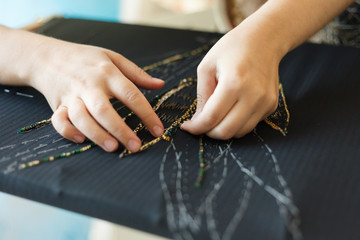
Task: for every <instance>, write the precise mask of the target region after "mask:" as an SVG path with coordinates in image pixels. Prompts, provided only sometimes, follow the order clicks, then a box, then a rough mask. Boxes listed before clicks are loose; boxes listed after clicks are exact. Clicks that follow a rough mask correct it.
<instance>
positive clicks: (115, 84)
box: [109, 73, 164, 137]
mask: <svg viewBox="0 0 360 240" xmlns="http://www.w3.org/2000/svg"><path fill="white" fill-rule="evenodd" d="M119 78H120V79H113V80H112V81H110V82H109V87H110V91H111V92H112V93H113V95H114V97H116V98H117V99H118V100H120V101H121V102H122V103H123V104H124V105H125V106H127V107H128V108H129V109H130V110H131V111H133V112H134V113H135V115H136V116H138V117H139V118H140V119H141V121H142V122H143V123H144V125H145V126H146V127H147V129H148V130H149V131H150V133H151V134H152V135H153V136H155V137H160V136H161V135H162V133H163V131H164V127H163V124H162V122H161V121H160V119H159V117H158V116H157V115H156V113H155V112H154V110H153V109H152V107H151V105H150V103H149V102H148V101H147V99H146V98H145V96H144V95H143V94H142V93H141V92H140V90H139V89H138V88H137V87H136V86H135V85H134V84H133V83H132V82H131V81H130V80H129V79H127V78H126V77H125V76H124V75H122V74H121V73H120V76H119Z"/></svg>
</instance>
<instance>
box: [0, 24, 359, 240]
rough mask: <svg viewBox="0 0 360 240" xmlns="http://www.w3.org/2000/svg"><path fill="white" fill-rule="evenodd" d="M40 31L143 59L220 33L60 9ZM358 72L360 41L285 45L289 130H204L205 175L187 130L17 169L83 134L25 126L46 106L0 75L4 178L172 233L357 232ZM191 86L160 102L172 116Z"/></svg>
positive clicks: (36, 193) (35, 195)
mask: <svg viewBox="0 0 360 240" xmlns="http://www.w3.org/2000/svg"><path fill="white" fill-rule="evenodd" d="M40 33H42V34H45V35H49V36H53V37H56V38H60V39H65V40H68V41H73V42H78V43H86V44H92V45H97V46H102V47H106V48H109V49H112V50H114V51H117V52H120V53H122V54H123V55H124V56H125V57H128V58H129V59H130V60H132V61H134V62H135V63H137V64H139V65H140V66H142V67H144V66H149V65H151V64H152V63H155V62H158V61H161V60H162V59H166V58H168V57H171V56H176V55H179V54H180V55H181V54H183V53H186V52H189V51H191V50H193V49H197V48H199V47H201V46H204V45H206V44H212V43H213V42H214V41H216V40H217V39H218V38H220V37H221V35H219V34H213V33H203V32H194V31H184V30H174V29H164V28H153V27H144V26H135V25H125V24H115V23H105V22H91V21H84V20H76V19H55V20H53V21H51V22H49V23H48V24H47V25H45V26H44V27H43V28H42V29H41V30H40ZM205 53H206V51H205V52H202V53H200V54H196V55H194V56H191V57H186V58H184V59H180V60H177V61H174V62H172V63H168V64H167V65H166V64H165V65H163V66H160V67H158V68H152V69H151V70H149V73H151V74H152V75H154V76H155V77H159V78H162V79H164V80H165V81H166V85H165V87H164V89H162V90H158V91H155V92H149V91H144V94H145V95H146V96H147V97H148V99H149V100H150V99H153V98H154V97H155V96H156V95H157V94H163V93H164V92H167V91H169V90H171V89H173V88H174V87H176V86H177V85H178V84H179V82H180V81H181V80H183V79H184V78H189V77H193V76H196V67H197V64H198V63H199V62H200V61H201V58H202V56H203V54H205ZM359 76H360V50H359V49H354V48H346V47H333V46H326V45H313V44H304V45H302V46H300V47H299V48H297V49H295V50H294V51H293V52H291V53H289V54H288V55H287V56H286V57H285V59H284V60H283V61H282V63H281V65H280V80H281V83H282V85H283V87H284V95H285V97H286V102H287V106H288V109H289V112H290V123H289V126H288V129H287V130H288V134H287V135H286V136H283V134H281V133H280V132H279V131H276V130H274V129H273V128H271V127H270V126H269V125H268V124H266V123H264V122H262V123H260V124H259V125H258V126H257V128H256V130H255V131H253V132H251V133H250V134H248V135H247V136H245V137H244V138H241V139H233V140H229V141H215V140H212V139H209V138H206V137H204V138H203V157H204V160H205V163H206V169H205V170H206V171H205V174H204V179H203V181H202V184H201V187H196V184H195V183H196V180H197V177H198V175H199V156H198V155H199V147H200V145H199V137H198V136H192V135H190V134H188V133H186V132H183V131H181V130H177V131H176V133H175V134H174V135H173V136H172V137H171V139H169V141H166V140H161V141H159V142H157V143H156V144H154V145H152V146H151V147H149V148H148V149H146V150H144V151H142V152H140V153H137V154H130V155H126V156H123V157H121V153H122V152H123V151H122V149H119V150H118V151H117V152H115V153H105V152H104V151H103V150H101V149H100V148H99V147H93V148H92V149H90V150H88V151H86V152H82V153H81V154H75V155H74V156H71V157H69V158H62V159H58V160H56V161H53V162H49V163H45V164H41V165H39V166H35V167H31V168H28V169H19V167H20V166H21V164H24V163H27V162H29V161H31V160H34V159H38V158H44V157H46V156H50V155H55V154H59V153H62V152H67V151H71V150H73V149H76V148H79V147H81V146H83V145H86V144H88V143H85V144H83V145H77V144H74V143H72V142H70V141H68V140H65V139H63V138H61V136H60V135H58V134H57V133H56V131H55V130H54V129H53V128H52V126H51V125H46V126H44V127H42V128H39V129H35V130H33V131H31V132H28V133H25V134H18V133H17V130H18V129H20V128H22V127H24V126H26V125H29V124H32V123H34V122H37V121H40V120H43V119H48V118H49V117H50V116H51V114H52V112H51V109H50V108H49V106H48V105H47V103H46V101H45V99H44V98H43V97H42V96H41V95H40V94H39V93H37V92H36V91H35V90H33V89H29V88H9V87H6V86H0V88H1V92H0V99H1V100H0V101H1V103H2V104H1V106H0V113H1V122H2V123H1V125H0V131H1V133H2V134H1V141H0V190H1V191H4V192H8V193H11V194H14V195H18V196H21V197H24V198H28V199H32V200H35V201H39V202H43V203H46V204H50V205H53V206H57V207H61V208H65V209H69V210H72V211H75V212H79V213H83V214H86V215H89V216H93V217H97V218H101V219H105V220H109V221H112V222H115V223H119V224H122V225H126V226H130V227H133V228H137V229H141V230H144V231H148V232H152V233H155V234H159V235H163V236H166V237H170V238H174V239H302V238H304V239H359V238H360V230H359V228H358V226H359V225H360V216H359V215H360V206H359V202H360V185H359V182H360V174H359V170H360V161H359V159H360V148H359V144H360V128H359V126H358V123H359V120H360V111H359V110H358V108H359V106H360V95H359V94H358V92H359V90H360V81H359ZM4 89H10V93H8V92H4V91H3V90H4ZM190 90H191V89H190ZM190 90H187V91H185V92H182V93H181V94H180V95H178V96H177V97H178V99H174V100H171V99H170V100H171V101H169V102H167V103H166V104H167V105H166V106H165V107H163V108H162V109H160V110H161V111H163V119H162V120H163V121H165V122H166V121H168V125H169V124H170V123H171V122H172V121H173V120H174V119H176V117H177V115H176V116H175V115H174V114H173V115H171V109H172V108H175V109H177V110H179V109H180V110H181V111H182V112H184V111H185V110H186V107H188V106H189V105H190V103H191V102H192V101H193V100H194V99H193V98H191V96H193V95H191V93H192V94H193V93H194V89H192V90H191V91H190ZM17 93H21V94H20V95H19V94H17ZM24 94H26V95H31V96H32V97H29V96H26V95H24ZM174 102H176V103H177V104H175V103H174ZM113 104H114V107H115V108H118V109H119V112H120V114H124V115H126V114H128V112H127V111H126V109H125V108H124V109H123V108H122V106H121V103H117V102H116V101H115V102H113ZM122 111H124V112H122ZM122 116H123V115H122ZM130 124H133V127H136V126H137V124H138V123H137V122H136V120H133V122H132V123H130Z"/></svg>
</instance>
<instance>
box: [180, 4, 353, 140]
mask: <svg viewBox="0 0 360 240" xmlns="http://www.w3.org/2000/svg"><path fill="white" fill-rule="evenodd" d="M351 2H353V1H352V0H269V1H267V2H266V3H265V4H264V5H263V6H262V7H261V8H260V9H259V10H257V11H256V12H255V13H254V14H252V15H250V16H249V17H248V18H247V19H245V20H244V21H243V22H242V23H240V24H239V25H238V26H237V27H236V28H234V29H233V30H232V31H230V32H229V33H227V34H226V35H225V36H224V37H222V38H221V39H220V40H219V41H218V42H217V43H216V44H215V45H214V47H213V48H212V49H211V50H210V51H209V52H208V54H207V55H206V56H205V58H204V59H203V60H202V62H201V63H200V65H199V67H198V86H197V93H198V107H197V111H196V113H195V115H194V117H193V118H192V119H191V120H190V121H187V122H185V123H184V124H183V125H182V129H184V130H186V131H188V132H190V133H193V134H207V135H208V136H210V137H213V138H217V139H229V138H232V137H242V136H244V135H245V134H247V133H249V132H250V131H251V130H252V129H254V128H255V126H256V125H257V124H258V122H259V121H261V120H263V119H264V118H266V117H267V116H268V115H270V114H271V113H272V112H274V111H275V110H276V107H277V103H278V93H279V89H278V86H279V76H278V75H279V73H278V68H279V63H280V60H281V59H282V58H283V57H284V55H285V54H286V53H287V52H289V51H290V50H292V49H293V48H295V47H296V46H298V45H299V44H301V43H302V42H304V41H305V40H306V39H308V38H309V37H310V36H311V35H313V34H314V33H315V32H316V31H318V30H319V29H321V28H322V27H323V26H324V25H325V24H326V23H327V22H329V21H330V20H331V19H333V18H334V17H335V16H337V15H338V14H339V13H341V12H342V11H343V10H344V9H345V8H346V7H347V6H348V5H349V4H350V3H351Z"/></svg>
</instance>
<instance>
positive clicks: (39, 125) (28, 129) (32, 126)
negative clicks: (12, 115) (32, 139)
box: [17, 118, 51, 133]
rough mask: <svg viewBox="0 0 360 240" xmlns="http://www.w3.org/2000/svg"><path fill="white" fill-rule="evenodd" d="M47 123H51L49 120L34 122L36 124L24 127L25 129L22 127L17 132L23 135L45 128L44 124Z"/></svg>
mask: <svg viewBox="0 0 360 240" xmlns="http://www.w3.org/2000/svg"><path fill="white" fill-rule="evenodd" d="M49 123H51V118H49V119H46V120H42V121H40V122H36V123H34V124H31V125H29V126H26V127H23V128H21V129H19V130H17V132H18V133H25V132H28V131H31V130H33V129H36V128H40V127H43V126H45V125H46V124H49Z"/></svg>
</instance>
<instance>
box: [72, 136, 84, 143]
mask: <svg viewBox="0 0 360 240" xmlns="http://www.w3.org/2000/svg"><path fill="white" fill-rule="evenodd" d="M84 140H85V139H84V137H83V136H80V135H76V136H74V141H75V142H76V143H82V142H83V141H84Z"/></svg>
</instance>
